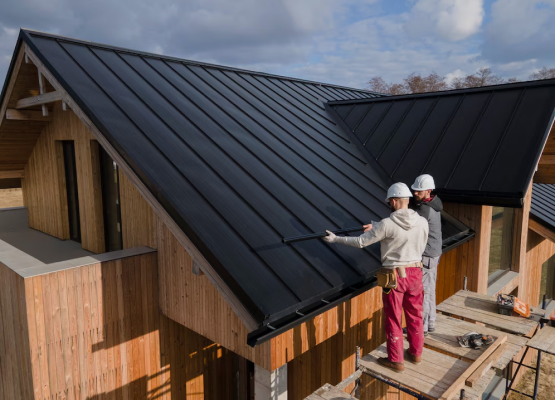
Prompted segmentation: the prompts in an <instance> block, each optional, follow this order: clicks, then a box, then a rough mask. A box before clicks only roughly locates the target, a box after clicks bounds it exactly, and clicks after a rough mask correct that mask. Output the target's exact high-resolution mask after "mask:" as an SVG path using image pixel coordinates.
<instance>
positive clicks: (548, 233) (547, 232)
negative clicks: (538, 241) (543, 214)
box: [528, 219, 555, 243]
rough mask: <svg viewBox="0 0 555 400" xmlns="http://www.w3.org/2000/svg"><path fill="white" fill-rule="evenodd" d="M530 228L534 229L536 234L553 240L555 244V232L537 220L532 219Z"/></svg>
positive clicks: (529, 224)
mask: <svg viewBox="0 0 555 400" xmlns="http://www.w3.org/2000/svg"><path fill="white" fill-rule="evenodd" d="M528 227H529V228H530V229H532V230H533V231H534V232H536V233H537V234H538V235H540V236H543V237H544V238H546V239H547V240H551V241H552V242H554V243H555V232H553V231H552V230H551V229H549V228H546V227H545V226H543V225H542V224H540V223H539V222H537V221H536V220H533V219H530V222H529V223H528Z"/></svg>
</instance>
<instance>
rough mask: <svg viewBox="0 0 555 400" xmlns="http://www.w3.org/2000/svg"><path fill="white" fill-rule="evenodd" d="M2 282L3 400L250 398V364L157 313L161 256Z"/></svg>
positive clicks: (134, 258) (112, 262)
mask: <svg viewBox="0 0 555 400" xmlns="http://www.w3.org/2000/svg"><path fill="white" fill-rule="evenodd" d="M5 270H7V268H4V269H1V270H0V274H2V277H4V275H5V274H6V272H5ZM8 271H9V272H11V270H8ZM12 281H13V280H12ZM6 282H9V280H8V281H4V280H2V283H3V287H2V291H0V299H1V301H2V303H1V306H2V307H1V308H0V309H1V311H2V316H4V315H7V317H8V318H9V322H10V324H9V325H7V324H2V327H3V329H0V334H1V335H4V336H5V338H6V342H7V343H17V341H16V339H17V338H21V341H22V343H27V346H26V347H25V346H14V348H13V349H12V350H8V351H6V349H1V348H0V351H2V353H0V354H1V355H2V357H0V359H2V364H1V366H2V374H1V375H0V382H1V384H2V386H0V389H1V390H3V392H4V396H2V398H3V399H32V398H34V399H41V400H47V399H48V400H52V399H115V398H117V399H129V400H134V399H147V398H158V399H238V398H246V395H247V392H248V384H249V383H248V366H247V361H246V360H245V359H243V358H242V357H239V356H237V355H235V354H233V353H232V352H230V351H228V350H226V349H224V348H222V347H221V346H219V345H217V344H215V343H214V342H212V341H210V340H209V339H207V338H204V337H202V336H200V335H198V334H196V333H195V332H193V331H191V330H189V329H187V328H185V327H184V326H182V325H180V324H178V323H176V322H174V321H172V320H170V319H169V318H167V317H165V316H163V315H162V314H161V313H160V312H159V308H158V307H157V304H156V302H157V299H158V280H157V266H156V254H146V255H141V256H135V257H130V258H124V259H121V260H115V261H110V262H105V263H101V264H93V265H88V266H83V267H79V268H73V269H69V270H64V271H58V272H54V273H50V274H45V275H40V276H36V277H32V278H27V279H25V282H24V283H23V279H21V282H19V283H18V284H17V285H14V286H13V290H11V291H10V288H9V287H8V286H5V283H6ZM11 283H13V282H11ZM10 301H11V302H12V306H11V307H9V304H10V303H9V302H10ZM16 303H17V306H16V305H14V304H16ZM25 306H26V308H25ZM18 307H19V308H18ZM7 309H10V310H13V311H16V312H18V313H19V315H20V317H19V318H17V317H16V316H14V315H11V314H9V313H8V314H5V312H6V310H7ZM13 311H12V312H13ZM25 311H26V316H25V315H24V313H25ZM14 321H18V322H19V323H21V325H18V324H14ZM3 322H4V321H3ZM12 324H13V329H12V332H7V331H8V329H6V328H7V327H11V326H12ZM27 324H28V329H27ZM6 332H7V333H6ZM27 332H28V335H27V334H26V333H27ZM6 335H7V336H6ZM3 339H4V338H3ZM26 340H27V342H26ZM1 343H4V340H2V342H1ZM22 347H25V348H22ZM25 350H27V354H26V353H25ZM4 354H6V362H4V361H3V360H4ZM26 361H29V362H28V363H26ZM6 367H11V368H6ZM29 371H32V372H29ZM31 378H32V382H31V381H30V380H31ZM12 391H14V392H15V393H14V394H13V395H12ZM33 392H34V393H33Z"/></svg>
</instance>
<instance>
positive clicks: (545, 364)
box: [509, 353, 555, 400]
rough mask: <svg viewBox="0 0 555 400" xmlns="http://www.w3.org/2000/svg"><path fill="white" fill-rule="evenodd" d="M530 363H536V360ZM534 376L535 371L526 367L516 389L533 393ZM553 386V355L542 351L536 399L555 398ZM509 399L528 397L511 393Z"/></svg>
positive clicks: (517, 399)
mask: <svg viewBox="0 0 555 400" xmlns="http://www.w3.org/2000/svg"><path fill="white" fill-rule="evenodd" d="M532 365H534V366H535V365H536V360H534V361H533V363H532ZM535 378H536V372H535V371H533V370H531V369H528V371H526V373H525V374H524V376H523V377H522V379H521V380H520V382H519V383H518V385H517V387H516V390H518V391H520V392H522V393H527V394H533V393H534V380H535ZM553 388H555V356H552V355H550V354H545V353H543V354H542V365H541V368H540V379H539V385H538V400H550V399H553V398H555V394H554V393H553ZM509 400H529V398H528V397H526V396H522V395H520V394H518V393H511V395H510V396H509Z"/></svg>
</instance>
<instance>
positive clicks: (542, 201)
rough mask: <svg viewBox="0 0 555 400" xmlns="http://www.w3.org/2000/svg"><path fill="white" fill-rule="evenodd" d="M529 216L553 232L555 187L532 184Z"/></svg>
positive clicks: (554, 228)
mask: <svg viewBox="0 0 555 400" xmlns="http://www.w3.org/2000/svg"><path fill="white" fill-rule="evenodd" d="M530 216H531V217H532V218H533V219H534V220H535V221H537V222H539V223H540V224H542V225H543V226H545V227H546V228H548V229H550V230H552V231H555V185H550V184H544V183H534V185H533V188H532V202H531V205H530Z"/></svg>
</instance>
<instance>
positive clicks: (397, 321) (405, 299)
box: [382, 267, 424, 363]
mask: <svg viewBox="0 0 555 400" xmlns="http://www.w3.org/2000/svg"><path fill="white" fill-rule="evenodd" d="M406 271H407V277H406V278H400V277H399V274H398V273H397V277H398V278H397V289H393V290H391V291H390V292H389V294H386V293H385V292H384V293H383V295H382V298H383V308H384V313H385V333H386V335H387V355H388V358H389V361H391V362H397V363H401V362H403V360H404V357H403V353H404V348H403V328H402V326H401V321H402V312H403V309H404V310H405V321H406V322H407V339H408V341H409V351H410V353H411V354H412V355H415V356H417V357H420V356H421V355H422V348H423V347H424V326H423V319H422V302H423V301H424V289H423V287H422V270H421V269H420V268H414V267H413V268H406Z"/></svg>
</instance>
